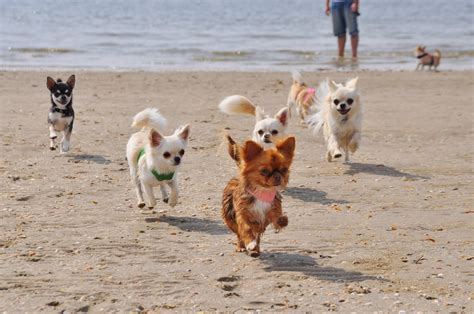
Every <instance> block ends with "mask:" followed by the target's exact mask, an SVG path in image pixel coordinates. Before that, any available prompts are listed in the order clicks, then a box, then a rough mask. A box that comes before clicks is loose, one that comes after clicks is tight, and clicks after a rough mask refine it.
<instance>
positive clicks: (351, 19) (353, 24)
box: [344, 5, 359, 58]
mask: <svg viewBox="0 0 474 314" xmlns="http://www.w3.org/2000/svg"><path fill="white" fill-rule="evenodd" d="M344 18H345V21H346V24H347V28H348V29H349V34H350V35H351V47H352V58H357V50H358V47H359V29H358V27H357V14H356V13H355V12H352V9H351V6H350V5H346V6H345V8H344Z"/></svg>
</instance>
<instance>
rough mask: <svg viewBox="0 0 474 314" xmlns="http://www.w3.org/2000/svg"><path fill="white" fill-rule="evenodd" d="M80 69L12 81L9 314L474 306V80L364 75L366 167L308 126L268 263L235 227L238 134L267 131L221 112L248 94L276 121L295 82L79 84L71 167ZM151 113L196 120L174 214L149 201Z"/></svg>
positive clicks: (464, 75)
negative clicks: (58, 84)
mask: <svg viewBox="0 0 474 314" xmlns="http://www.w3.org/2000/svg"><path fill="white" fill-rule="evenodd" d="M69 74H70V72H68V73H57V72H56V73H54V72H45V71H33V72H27V71H19V72H14V71H12V72H0V110H1V112H0V119H1V134H0V136H1V155H2V160H1V165H0V166H1V168H0V169H1V180H2V183H1V184H2V190H1V207H0V217H1V220H0V311H1V312H3V311H7V312H11V313H13V312H24V311H28V312H36V311H47V312H60V311H64V310H65V311H69V312H74V311H92V312H98V311H107V312H109V311H151V312H156V311H178V312H183V311H187V312H197V311H200V310H205V311H215V310H218V311H239V310H240V311H247V310H262V311H297V312H302V311H312V312H321V311H332V310H336V311H341V312H348V311H356V312H374V311H385V312H398V311H399V310H405V311H407V312H412V311H424V312H435V311H440V312H466V313H467V312H472V311H474V307H473V300H472V299H473V297H474V295H473V293H474V292H473V276H474V257H473V256H474V249H473V247H474V246H473V238H474V234H473V230H474V229H473V227H474V222H473V217H474V207H473V195H474V193H473V192H474V188H473V182H472V180H473V163H472V158H473V145H472V143H473V139H474V136H473V121H474V117H473V109H474V108H473V81H474V80H473V72H469V71H467V72H441V73H428V72H423V73H420V72H419V73H414V72H397V73H392V72H360V73H357V75H359V76H360V88H361V90H362V92H363V100H364V102H365V109H366V110H365V111H366V115H365V121H364V133H363V144H362V146H361V149H360V151H358V152H357V154H356V155H354V156H353V158H352V160H353V162H352V163H351V164H343V163H341V162H340V161H338V162H334V163H327V162H325V161H324V160H323V157H324V152H325V149H324V143H323V140H322V136H321V135H319V136H317V137H314V136H312V135H311V133H310V131H309V130H308V129H305V128H303V127H302V126H300V125H299V121H298V119H296V118H295V117H294V118H293V119H292V120H291V122H290V128H289V130H290V133H292V134H295V135H296V138H297V154H296V159H295V162H294V164H293V167H292V173H291V180H290V184H289V187H288V188H287V190H286V192H285V193H284V200H283V207H284V211H285V212H286V213H287V214H288V216H289V220H290V223H289V226H288V227H287V228H286V229H285V230H284V231H282V232H281V233H279V234H275V233H274V232H273V230H267V233H266V234H265V237H264V239H263V244H262V249H263V254H262V256H261V257H260V258H258V259H253V258H251V257H249V256H247V255H245V254H242V253H235V252H234V247H233V245H232V243H233V241H234V235H232V234H230V233H229V232H228V231H227V229H226V228H225V226H224V224H223V223H222V221H221V219H220V200H221V192H222V189H223V187H224V186H225V184H226V182H227V180H229V179H230V178H231V177H232V176H233V175H234V174H235V173H236V169H235V166H234V163H233V162H232V161H231V160H230V158H229V157H228V156H227V155H226V153H225V150H223V149H222V147H221V145H220V144H221V132H222V131H223V130H224V128H225V127H229V128H230V131H229V132H231V134H232V135H233V136H234V137H235V138H237V139H241V140H244V139H247V138H249V136H250V131H251V129H252V128H253V122H254V121H253V119H252V118H250V117H233V118H231V117H228V116H224V115H222V114H220V113H219V112H218V111H217V110H216V108H217V104H218V102H219V101H220V100H221V99H222V98H223V97H224V96H227V95H231V94H234V93H239V94H244V95H246V96H248V97H250V98H251V99H253V100H254V101H255V102H256V103H258V104H260V105H263V106H264V107H265V108H266V110H267V111H269V112H271V113H275V112H276V110H277V109H279V108H280V107H282V106H283V105H284V104H285V102H286V97H287V92H288V89H289V86H290V83H291V79H290V75H289V74H288V73H240V72H236V73H232V72H227V73H222V72H194V73H184V72H182V73H181V72H175V73H143V72H124V73H120V72H89V71H77V72H75V74H76V78H77V84H76V89H75V94H74V108H75V110H76V115H77V118H76V124H75V129H74V132H73V135H72V150H71V152H70V154H68V155H66V156H60V155H59V153H58V151H49V149H48V126H47V123H46V117H47V112H48V109H49V93H48V91H47V89H46V86H45V80H46V76H47V75H53V76H55V77H58V76H61V77H62V78H66V76H67V75H69ZM352 75H355V74H353V73H311V74H306V75H305V77H306V79H307V81H308V82H311V83H313V84H315V83H316V82H318V81H321V80H322V79H324V78H325V77H326V76H330V77H333V78H335V79H339V80H341V79H347V78H349V77H350V76H352ZM147 106H157V107H158V108H159V109H160V110H161V111H162V113H163V114H164V115H165V116H166V117H167V118H168V120H169V122H170V126H171V127H175V126H178V125H180V124H184V123H190V124H191V125H192V139H191V141H190V144H189V147H188V150H187V154H186V156H185V160H184V165H183V168H182V173H181V175H180V183H179V185H180V189H181V196H180V199H179V204H178V206H177V207H175V208H174V209H171V208H170V207H169V206H168V205H166V204H164V203H162V202H161V201H160V202H159V203H158V206H157V207H156V208H155V210H153V211H149V210H140V209H138V208H137V207H136V206H135V202H136V200H135V195H134V192H133V189H132V185H131V183H130V180H129V174H128V169H127V165H126V162H125V144H126V142H127V139H128V137H129V135H130V134H131V133H132V132H133V130H132V129H131V128H130V123H131V118H132V117H133V115H134V114H135V113H136V112H138V111H139V110H141V109H143V108H145V107H147ZM171 127H170V130H169V132H170V131H171ZM157 195H159V193H157Z"/></svg>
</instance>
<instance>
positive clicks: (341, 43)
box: [337, 34, 346, 58]
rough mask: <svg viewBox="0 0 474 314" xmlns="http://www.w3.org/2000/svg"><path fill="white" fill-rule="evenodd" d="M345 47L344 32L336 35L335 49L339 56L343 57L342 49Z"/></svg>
mask: <svg viewBox="0 0 474 314" xmlns="http://www.w3.org/2000/svg"><path fill="white" fill-rule="evenodd" d="M345 47H346V34H344V35H340V36H339V37H337V48H338V49H337V51H338V56H339V58H344V49H345Z"/></svg>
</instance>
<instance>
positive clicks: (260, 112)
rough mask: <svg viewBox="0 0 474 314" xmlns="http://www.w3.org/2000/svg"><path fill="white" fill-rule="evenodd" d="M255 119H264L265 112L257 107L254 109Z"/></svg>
mask: <svg viewBox="0 0 474 314" xmlns="http://www.w3.org/2000/svg"><path fill="white" fill-rule="evenodd" d="M255 118H257V121H260V120H263V119H265V112H264V111H263V108H262V107H260V106H257V107H256V108H255Z"/></svg>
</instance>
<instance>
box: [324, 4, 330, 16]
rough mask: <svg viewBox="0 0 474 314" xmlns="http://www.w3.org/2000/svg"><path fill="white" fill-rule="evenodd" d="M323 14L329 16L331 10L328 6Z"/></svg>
mask: <svg viewBox="0 0 474 314" xmlns="http://www.w3.org/2000/svg"><path fill="white" fill-rule="evenodd" d="M324 13H326V15H327V16H329V14H331V8H330V7H329V6H327V7H326V10H325V11H324Z"/></svg>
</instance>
